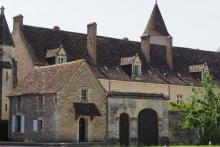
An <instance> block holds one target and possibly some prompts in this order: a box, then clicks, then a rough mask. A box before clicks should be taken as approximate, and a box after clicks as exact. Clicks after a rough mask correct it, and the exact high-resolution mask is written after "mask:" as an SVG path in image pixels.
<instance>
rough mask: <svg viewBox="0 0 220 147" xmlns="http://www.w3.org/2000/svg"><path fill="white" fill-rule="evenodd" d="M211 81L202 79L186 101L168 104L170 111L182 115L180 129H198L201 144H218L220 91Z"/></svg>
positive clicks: (219, 133) (206, 78) (205, 78)
mask: <svg viewBox="0 0 220 147" xmlns="http://www.w3.org/2000/svg"><path fill="white" fill-rule="evenodd" d="M212 80H213V77H212V76H207V77H204V78H203V80H202V81H201V82H200V85H199V86H197V87H193V89H192V96H191V97H190V99H189V100H188V101H186V102H180V103H173V102H171V103H170V106H171V109H173V110H178V111H180V113H182V114H183V121H182V124H181V126H182V128H191V129H199V132H200V142H201V144H207V143H208V142H209V141H211V142H213V143H215V144H220V91H219V88H218V87H216V86H215V85H213V84H212Z"/></svg>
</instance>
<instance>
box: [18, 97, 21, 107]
mask: <svg viewBox="0 0 220 147" xmlns="http://www.w3.org/2000/svg"><path fill="white" fill-rule="evenodd" d="M19 109H21V97H17V110H19Z"/></svg>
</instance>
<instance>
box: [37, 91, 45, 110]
mask: <svg viewBox="0 0 220 147" xmlns="http://www.w3.org/2000/svg"><path fill="white" fill-rule="evenodd" d="M40 99H41V100H40ZM44 99H45V96H44V95H38V96H37V109H38V110H43V109H44Z"/></svg>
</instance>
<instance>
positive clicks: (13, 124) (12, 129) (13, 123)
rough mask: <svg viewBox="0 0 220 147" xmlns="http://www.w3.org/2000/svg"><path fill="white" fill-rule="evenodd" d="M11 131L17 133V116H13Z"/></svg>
mask: <svg viewBox="0 0 220 147" xmlns="http://www.w3.org/2000/svg"><path fill="white" fill-rule="evenodd" d="M11 131H12V133H15V115H13V116H12V122H11Z"/></svg>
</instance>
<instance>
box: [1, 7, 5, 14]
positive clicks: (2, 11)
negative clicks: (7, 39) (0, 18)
mask: <svg viewBox="0 0 220 147" xmlns="http://www.w3.org/2000/svg"><path fill="white" fill-rule="evenodd" d="M4 10H5V8H4V6H2V7H1V14H4Z"/></svg>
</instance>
